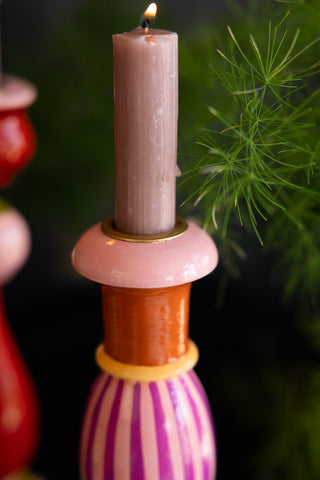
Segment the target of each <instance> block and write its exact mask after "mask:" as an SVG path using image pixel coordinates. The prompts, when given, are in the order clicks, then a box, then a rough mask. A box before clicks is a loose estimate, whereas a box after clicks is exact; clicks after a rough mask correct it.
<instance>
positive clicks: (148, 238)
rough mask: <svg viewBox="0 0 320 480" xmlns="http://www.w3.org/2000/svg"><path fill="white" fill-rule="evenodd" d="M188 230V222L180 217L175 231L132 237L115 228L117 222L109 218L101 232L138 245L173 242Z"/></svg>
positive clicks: (102, 226) (103, 224)
mask: <svg viewBox="0 0 320 480" xmlns="http://www.w3.org/2000/svg"><path fill="white" fill-rule="evenodd" d="M187 228H188V224H187V222H186V221H185V220H183V219H182V218H179V217H178V218H177V219H176V225H175V227H174V229H173V230H170V231H169V232H165V233H159V234H157V235H131V234H130V233H123V232H119V231H118V230H117V229H116V227H115V220H114V218H113V217H111V218H107V219H106V220H105V221H104V222H102V224H101V230H102V231H103V233H104V234H105V235H108V237H111V238H115V239H116V240H124V241H125V242H136V243H149V242H163V241H164V240H171V239H172V238H176V237H179V236H180V235H182V234H183V233H184V232H185V231H186V230H187Z"/></svg>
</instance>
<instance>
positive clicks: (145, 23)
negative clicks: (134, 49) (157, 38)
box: [142, 18, 150, 33]
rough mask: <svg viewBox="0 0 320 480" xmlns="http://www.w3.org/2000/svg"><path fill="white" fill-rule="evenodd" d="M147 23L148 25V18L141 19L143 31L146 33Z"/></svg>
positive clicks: (147, 29)
mask: <svg viewBox="0 0 320 480" xmlns="http://www.w3.org/2000/svg"><path fill="white" fill-rule="evenodd" d="M149 25H150V18H145V19H144V20H143V24H142V28H143V30H144V33H148V31H149Z"/></svg>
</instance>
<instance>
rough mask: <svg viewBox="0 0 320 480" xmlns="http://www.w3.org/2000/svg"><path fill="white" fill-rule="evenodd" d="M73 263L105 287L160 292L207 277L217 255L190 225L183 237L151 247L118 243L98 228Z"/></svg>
mask: <svg viewBox="0 0 320 480" xmlns="http://www.w3.org/2000/svg"><path fill="white" fill-rule="evenodd" d="M72 262H73V266H74V268H75V270H77V272H78V273H80V274H81V275H83V276H84V277H86V278H89V279H90V280H93V281H95V282H98V283H101V284H103V285H110V286H118V287H126V288H160V287H169V286H173V285H181V284H183V283H188V282H192V281H194V280H197V279H199V278H201V277H203V276H205V275H207V274H208V273H210V272H211V271H212V270H213V269H214V268H215V267H216V265H217V263H218V252H217V249H216V246H215V244H214V243H213V241H212V239H211V237H210V236H209V235H208V234H207V233H206V232H205V231H204V230H202V229H201V228H200V227H198V226H197V225H196V224H194V223H191V222H188V229H187V230H186V231H185V232H184V233H183V234H182V235H181V236H179V237H176V238H172V239H168V240H164V241H159V242H152V243H133V242H126V241H123V240H116V239H114V238H111V237H108V236H107V235H105V234H104V233H103V232H102V230H101V224H97V225H95V226H94V227H92V228H90V229H89V230H87V232H85V233H84V234H83V235H82V237H81V238H80V240H79V241H78V243H77V245H76V247H75V248H74V250H73V253H72Z"/></svg>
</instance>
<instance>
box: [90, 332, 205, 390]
mask: <svg viewBox="0 0 320 480" xmlns="http://www.w3.org/2000/svg"><path fill="white" fill-rule="evenodd" d="M95 357H96V362H97V364H98V366H99V367H100V368H101V369H102V370H104V371H105V372H107V373H110V375H113V376H114V377H117V378H121V379H122V380H128V381H135V382H156V381H159V380H166V379H167V378H172V377H176V376H178V375H181V374H182V373H184V372H188V371H189V370H192V368H193V367H194V366H195V364H196V363H197V361H198V358H199V351H198V348H197V346H196V345H195V343H193V341H192V340H190V339H189V348H188V351H187V353H186V354H185V355H184V356H183V357H181V358H178V360H176V361H175V362H172V363H166V364H165V365H158V366H155V367H148V366H144V365H129V364H127V363H122V362H118V361H117V360H114V359H113V358H112V357H110V356H109V355H108V354H107V353H106V352H105V351H104V345H103V343H101V344H100V345H99V346H98V348H97V349H96V353H95Z"/></svg>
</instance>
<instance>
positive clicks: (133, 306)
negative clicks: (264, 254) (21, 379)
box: [73, 219, 218, 480]
mask: <svg viewBox="0 0 320 480" xmlns="http://www.w3.org/2000/svg"><path fill="white" fill-rule="evenodd" d="M217 261H218V254H217V250H216V247H215V245H214V243H213V242H212V240H211V238H210V237H209V235H207V234H206V233H205V232H204V231H203V230H202V229H200V228H199V227H197V226H196V225H195V224H193V223H186V222H184V221H183V220H178V221H177V223H176V228H175V229H174V230H173V231H172V232H169V233H168V234H163V235H160V236H158V237H157V236H131V235H126V234H123V233H120V232H117V231H116V229H115V228H114V224H113V221H112V219H109V220H107V221H106V222H103V223H102V224H98V225H95V226H94V227H92V228H91V229H89V230H88V231H87V232H86V233H84V235H83V236H82V237H81V238H80V240H79V242H78V243H77V245H76V247H75V249H74V251H73V265H74V268H75V269H76V270H77V271H78V272H79V273H80V274H81V275H83V276H85V277H87V278H89V279H91V280H94V281H96V282H98V283H100V284H101V285H102V297H103V312H104V330H105V338H104V342H103V343H102V344H101V345H100V346H99V347H98V349H97V351H96V361H97V363H98V365H99V366H100V368H101V370H102V372H101V374H100V375H99V377H98V379H97V380H96V382H95V384H94V385H93V387H92V390H91V394H90V397H89V400H88V404H87V409H86V412H85V416H84V423H83V429H82V437H81V459H80V471H81V478H82V480H96V479H101V480H109V479H119V480H163V479H166V480H182V479H198V480H213V479H214V478H215V472H216V447H215V436H214V428H213V423H212V418H211V413H210V409H209V405H208V401H207V399H206V396H205V393H204V390H203V388H202V386H201V384H200V381H199V379H198V378H197V376H196V374H195V372H194V371H193V367H194V365H195V364H196V362H197V359H198V350H197V347H196V346H195V345H194V343H193V342H192V341H191V340H190V339H189V338H188V322H189V293H190V286H191V282H193V281H194V280H197V279H198V278H201V277H203V276H205V275H207V274H208V273H209V272H211V271H212V270H213V269H214V268H215V266H216V264H217Z"/></svg>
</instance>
